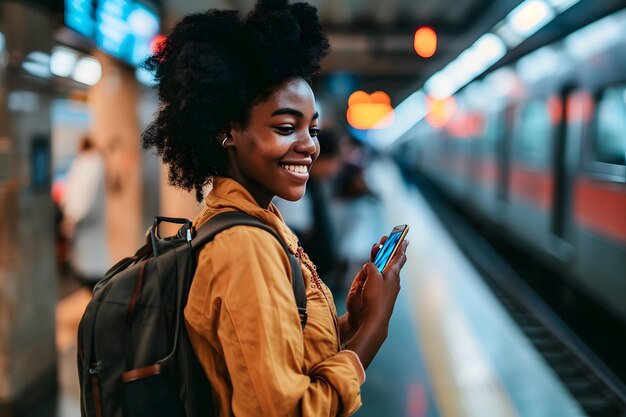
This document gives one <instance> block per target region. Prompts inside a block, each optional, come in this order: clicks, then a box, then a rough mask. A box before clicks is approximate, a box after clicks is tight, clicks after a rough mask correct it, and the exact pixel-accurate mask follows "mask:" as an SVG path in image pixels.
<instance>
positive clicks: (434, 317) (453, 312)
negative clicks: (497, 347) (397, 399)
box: [403, 247, 518, 417]
mask: <svg viewBox="0 0 626 417" xmlns="http://www.w3.org/2000/svg"><path fill="white" fill-rule="evenodd" d="M409 248H410V247H409ZM414 259H415V258H414ZM414 265H417V262H411V263H410V265H407V266H409V268H408V270H407V271H406V275H407V278H403V281H404V282H406V281H409V283H407V285H404V286H403V289H404V291H406V292H407V293H406V294H405V296H408V297H409V298H410V299H411V304H412V305H413V306H414V311H413V314H412V316H413V317H414V318H415V320H416V325H417V327H418V331H417V332H416V334H418V335H419V336H418V339H419V340H418V342H419V343H420V345H421V346H422V349H423V352H424V360H425V363H426V367H427V368H428V372H429V376H430V378H431V381H432V386H433V391H434V395H435V399H436V402H437V405H438V406H439V410H440V413H441V416H442V417H491V416H493V417H517V416H518V413H517V411H516V409H515V407H514V405H513V403H512V401H511V399H510V397H509V396H508V394H507V392H506V390H505V389H504V387H503V386H502V383H501V381H500V380H499V378H498V376H497V375H496V374H495V372H494V371H493V369H492V367H491V365H490V363H489V361H488V360H487V358H486V356H485V354H484V352H483V351H482V349H481V347H480V344H479V343H478V341H477V339H476V336H475V334H474V333H473V332H472V330H471V327H470V325H469V323H468V322H467V320H466V319H465V317H464V316H463V315H462V314H461V312H460V310H459V308H458V306H457V305H456V304H455V300H454V299H453V298H452V296H451V294H450V291H449V289H448V287H447V281H446V279H445V277H443V276H439V275H438V271H427V270H425V269H424V268H420V269H418V268H416V267H414ZM419 274H421V275H422V276H420V275H419ZM424 275H426V276H424ZM408 277H410V278H408Z"/></svg>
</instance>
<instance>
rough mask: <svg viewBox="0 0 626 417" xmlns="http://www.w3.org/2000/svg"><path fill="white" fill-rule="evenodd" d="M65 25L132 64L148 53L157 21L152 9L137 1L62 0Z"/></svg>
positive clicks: (157, 28)
mask: <svg viewBox="0 0 626 417" xmlns="http://www.w3.org/2000/svg"><path fill="white" fill-rule="evenodd" d="M65 24H66V25H67V26H68V27H70V28H71V29H73V30H75V31H76V32H78V33H80V34H82V35H84V36H87V37H88V38H90V39H92V40H93V41H94V42H95V44H96V46H97V47H98V48H100V49H101V50H103V51H105V52H107V53H109V54H111V55H113V56H114V57H116V58H119V59H122V60H124V61H126V62H128V63H130V64H132V65H135V66H136V65H137V64H139V63H140V62H141V61H142V60H143V59H144V58H145V57H146V56H147V55H148V54H149V53H150V44H151V42H152V39H154V37H155V36H156V35H157V34H158V33H159V26H160V21H159V17H158V15H157V13H156V12H155V11H154V10H153V9H152V8H150V7H147V6H146V4H145V3H141V2H139V1H137V0H65Z"/></svg>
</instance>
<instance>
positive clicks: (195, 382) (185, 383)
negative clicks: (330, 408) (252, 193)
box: [78, 212, 306, 417]
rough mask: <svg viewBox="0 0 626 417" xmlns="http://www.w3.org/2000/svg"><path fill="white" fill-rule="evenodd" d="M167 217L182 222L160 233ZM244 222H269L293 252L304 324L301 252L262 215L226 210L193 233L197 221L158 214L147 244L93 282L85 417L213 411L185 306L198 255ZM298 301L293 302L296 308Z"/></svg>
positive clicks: (84, 324) (175, 416)
mask: <svg viewBox="0 0 626 417" xmlns="http://www.w3.org/2000/svg"><path fill="white" fill-rule="evenodd" d="M161 222H172V223H177V224H182V227H181V228H180V229H179V231H178V233H177V234H176V235H175V236H171V237H168V238H161V237H159V234H158V226H159V224H160V223H161ZM238 225H245V226H252V227H258V228H261V229H264V230H266V231H268V232H269V233H271V234H272V235H273V236H274V237H275V238H276V239H277V240H278V241H279V242H280V244H281V246H282V247H283V249H284V250H285V253H286V254H287V255H288V257H289V263H290V266H291V274H292V276H291V279H292V286H293V291H294V296H295V299H296V306H297V308H298V313H299V314H300V322H301V324H302V327H303V328H304V325H305V324H306V294H305V289H304V282H303V280H302V271H301V270H300V264H299V262H298V259H297V258H296V257H295V256H293V255H292V254H291V253H290V252H289V250H288V249H287V246H286V245H285V243H284V242H283V240H282V239H281V238H280V237H279V236H278V234H276V232H275V231H274V230H273V229H271V228H270V227H269V226H267V225H265V224H264V223H262V222H261V221H260V220H258V219H256V218H254V217H251V216H248V215H247V214H244V213H241V212H227V213H221V214H219V215H217V216H215V217H213V218H212V219H210V220H208V221H207V222H206V223H205V224H204V225H202V227H200V228H199V230H198V231H197V233H196V234H195V236H193V234H194V228H193V227H192V223H191V221H189V220H187V219H175V218H167V217H156V218H155V221H154V224H153V226H152V227H151V228H150V229H149V232H148V234H147V236H146V240H147V243H146V244H145V245H144V246H142V247H141V248H140V249H139V250H137V252H136V253H135V255H134V256H131V257H128V258H125V259H122V260H121V261H120V262H118V263H117V264H116V265H114V266H113V267H112V268H111V269H110V270H109V271H108V272H107V273H106V275H105V277H104V278H103V279H102V281H100V282H99V283H98V284H97V285H96V287H95V288H94V292H93V298H92V300H91V301H90V302H89V304H88V305H87V308H86V309H85V313H84V314H83V317H82V319H81V321H80V324H79V328H78V374H79V380H80V389H81V415H82V416H83V417H122V416H124V417H138V416H141V417H148V416H149V417H183V416H185V417H201V416H202V417H207V416H212V415H215V410H214V408H213V404H212V395H211V392H210V386H209V382H208V380H207V378H206V376H205V374H204V371H203V369H202V367H201V366H200V363H199V362H198V360H197V358H196V357H195V355H194V353H193V350H192V347H191V344H190V342H189V339H188V336H187V332H186V328H185V324H184V318H183V309H184V306H185V304H186V302H187V295H188V293H189V288H190V286H191V281H192V279H193V276H194V272H195V268H196V259H197V258H196V255H197V252H198V251H199V250H200V249H201V248H202V246H203V245H204V244H206V243H207V242H209V241H211V240H212V239H213V238H214V237H215V235H217V234H218V233H219V232H221V231H223V230H226V229H228V228H230V227H233V226H238ZM296 306H294V307H296Z"/></svg>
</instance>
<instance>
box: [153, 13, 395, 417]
mask: <svg viewBox="0 0 626 417" xmlns="http://www.w3.org/2000/svg"><path fill="white" fill-rule="evenodd" d="M327 51H328V41H327V39H326V37H325V35H324V34H323V32H322V30H321V27H320V24H319V21H318V18H317V15H316V11H315V9H314V8H313V7H311V6H308V5H306V4H294V5H287V3H286V2H276V1H274V2H261V3H260V4H258V5H257V7H256V8H255V9H254V10H253V11H252V12H251V13H250V14H249V15H248V16H246V17H245V18H244V19H240V18H239V17H238V15H237V13H236V12H233V11H219V10H211V11H208V12H206V13H201V14H195V15H191V16H187V17H185V18H184V19H183V20H182V21H181V22H180V23H178V25H177V26H176V27H175V28H174V30H173V31H172V33H171V34H170V36H169V37H168V38H167V40H166V41H165V42H164V44H162V46H161V48H160V49H159V51H157V52H156V53H155V54H154V55H153V56H152V57H150V58H149V60H148V62H147V63H148V67H149V68H150V69H152V70H154V71H155V74H156V79H157V81H158V91H159V96H160V99H161V102H162V106H161V108H160V110H159V112H158V114H157V117H156V119H155V121H154V122H153V123H152V124H151V125H150V126H149V128H148V129H147V130H146V132H144V135H143V141H144V146H145V147H151V146H155V147H156V148H157V149H158V151H159V153H160V155H161V157H162V158H163V160H164V162H166V163H167V164H168V165H169V179H170V181H171V182H172V183H173V184H175V185H178V186H180V187H183V188H185V189H189V190H191V189H193V190H195V192H196V195H197V197H198V199H199V200H201V199H202V194H203V188H204V187H205V186H206V185H207V184H211V185H212V190H211V192H210V193H209V194H208V196H207V198H206V201H205V208H204V210H203V211H202V212H201V213H200V215H199V216H198V217H197V218H196V220H195V225H196V226H200V225H202V224H203V223H204V222H205V221H206V220H207V219H209V218H211V217H212V216H215V215H216V214H218V213H221V212H224V211H233V210H240V211H243V212H245V213H247V214H250V215H252V216H255V217H257V218H259V219H260V220H262V221H263V222H265V223H266V224H268V225H269V226H271V227H272V228H274V229H275V230H276V232H277V233H278V234H279V235H280V236H281V238H282V239H283V240H284V241H285V242H286V244H287V246H288V247H289V249H290V250H291V251H292V252H293V253H294V254H296V256H297V257H298V259H299V260H300V263H301V268H302V273H303V277H304V279H305V283H306V284H307V285H306V287H307V300H308V301H307V309H308V321H307V324H306V326H305V328H304V330H303V329H302V327H301V325H300V320H299V316H298V312H297V309H296V305H295V301H294V296H293V292H292V288H291V283H290V277H291V273H290V269H289V262H288V260H287V256H286V254H285V253H284V251H283V249H282V248H281V246H280V244H279V243H278V242H277V241H276V239H275V238H274V237H272V236H271V235H270V234H269V233H267V232H265V231H263V230H260V229H256V228H251V227H245V226H238V227H234V228H231V229H229V230H227V231H225V232H222V233H220V234H219V235H218V236H217V237H216V238H215V239H214V240H213V241H212V242H211V243H209V244H207V245H206V246H205V247H204V248H203V249H202V250H201V252H200V253H199V256H198V266H197V270H196V274H195V277H194V281H193V285H192V288H191V290H190V294H189V300H188V303H187V306H186V308H185V320H186V325H187V330H188V332H189V337H190V340H191V342H192V345H193V348H194V351H195V353H196V355H197V357H198V359H199V361H200V363H201V364H202V367H203V368H204V371H205V373H206V375H207V377H208V379H209V381H210V383H211V385H212V388H213V396H214V398H215V400H216V404H217V409H218V414H219V415H220V416H232V415H234V416H238V417H240V416H254V417H258V416H337V415H338V416H347V415H350V414H352V413H354V412H355V411H356V410H357V409H358V407H359V406H360V404H361V402H360V394H359V393H360V384H362V383H363V381H364V378H365V375H364V369H366V368H367V366H368V365H369V363H370V362H371V360H372V359H373V357H374V355H375V354H376V352H377V351H378V349H379V348H380V346H381V345H382V343H383V341H384V340H385V338H386V335H387V327H388V322H389V319H390V317H391V312H392V310H393V306H394V303H395V300H396V297H397V294H398V291H399V288H400V285H399V272H400V269H401V268H402V266H403V265H404V262H405V260H406V257H405V255H404V252H405V250H406V244H404V245H403V246H402V248H401V250H400V251H399V255H398V256H396V258H395V259H394V260H393V261H392V263H391V265H390V267H389V268H388V269H387V270H386V271H385V274H384V275H381V274H380V273H379V272H378V271H377V270H376V268H375V267H374V266H373V264H372V263H368V264H366V265H365V266H364V267H363V269H362V270H361V271H360V272H359V273H358V275H357V276H356V277H355V280H354V283H353V286H352V288H351V290H350V294H349V297H348V301H347V307H348V313H347V314H346V315H344V316H342V317H339V318H337V315H336V311H335V308H334V304H333V299H332V295H331V293H330V291H329V290H328V288H327V287H326V286H325V285H324V284H323V283H322V281H321V280H320V278H319V276H318V275H317V273H316V270H315V266H314V265H313V264H312V263H311V261H310V260H309V258H308V257H307V255H306V254H305V253H304V252H303V251H302V249H301V248H299V247H298V241H297V239H296V237H295V236H294V234H293V233H292V232H291V231H290V230H289V228H288V227H287V226H286V225H285V224H284V222H283V220H282V218H281V216H280V213H279V212H278V210H277V209H276V207H275V206H274V205H273V204H271V199H272V198H273V197H274V196H279V197H282V198H284V199H287V200H297V199H299V198H301V197H302V195H303V194H304V191H305V186H306V181H307V179H308V177H309V174H308V172H309V170H310V168H311V165H312V164H313V162H314V161H315V158H317V156H318V155H319V146H318V142H317V140H316V135H317V133H318V132H319V129H318V123H319V117H318V112H317V110H316V107H315V99H314V96H313V92H312V90H311V87H310V86H309V84H308V82H307V81H306V80H308V79H309V78H310V77H311V76H312V75H313V74H314V73H315V72H316V71H317V70H318V69H319V66H320V60H321V59H322V57H323V56H324V55H325V54H326V53H327ZM375 247H378V244H377V245H375ZM373 252H374V250H373ZM342 346H343V347H344V349H342Z"/></svg>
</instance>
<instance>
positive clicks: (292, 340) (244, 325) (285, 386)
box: [185, 177, 362, 417]
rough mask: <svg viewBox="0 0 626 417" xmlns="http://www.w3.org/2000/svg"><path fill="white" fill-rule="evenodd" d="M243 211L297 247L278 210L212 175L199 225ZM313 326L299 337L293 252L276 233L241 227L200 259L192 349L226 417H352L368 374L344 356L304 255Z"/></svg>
mask: <svg viewBox="0 0 626 417" xmlns="http://www.w3.org/2000/svg"><path fill="white" fill-rule="evenodd" d="M232 210H240V211H243V212H245V213H247V214H249V215H252V216H254V217H257V218H258V219H260V220H261V221H263V222H264V223H266V224H268V225H269V226H271V227H272V228H273V229H275V230H276V232H278V234H279V235H280V236H281V237H282V239H283V240H284V241H285V243H286V244H287V246H288V247H289V249H290V251H291V252H292V253H294V254H295V253H296V252H297V246H298V240H297V238H296V236H295V235H294V234H293V233H292V232H291V230H290V229H289V228H288V227H287V226H286V225H285V223H284V221H283V219H282V217H281V215H280V213H279V212H278V210H277V209H276V207H275V206H274V205H273V204H270V206H269V208H267V209H264V208H261V207H259V206H258V205H257V203H256V202H255V200H254V199H253V198H252V196H251V195H250V194H249V193H248V192H247V191H246V189H245V188H243V187H242V186H241V185H240V184H239V183H237V182H236V181H234V180H232V179H227V178H220V177H215V179H214V183H213V189H212V191H211V192H210V194H209V195H208V197H207V198H206V207H205V208H204V210H203V211H202V212H201V213H200V214H199V215H198V217H197V218H196V220H195V222H194V223H195V225H196V226H200V225H202V224H203V223H204V222H205V221H206V220H208V219H209V218H211V217H212V216H215V215H216V214H218V213H221V212H224V211H232ZM300 262H301V267H302V275H303V277H304V280H305V284H306V288H307V300H308V301H307V309H308V321H307V325H306V327H305V328H304V331H303V330H302V328H301V326H300V319H299V316H298V312H297V308H296V303H295V299H294V295H293V290H292V286H291V271H290V267H289V261H288V259H287V255H286V254H285V252H284V251H283V249H282V247H281V246H280V244H279V243H278V242H277V241H276V239H275V238H274V237H273V236H271V235H270V234H269V233H267V232H265V231H263V230H261V229H258V228H253V227H248V226H235V227H233V228H231V229H229V230H226V231H224V232H222V233H220V234H219V235H218V236H217V237H216V238H215V239H214V240H213V241H212V242H210V243H208V244H207V245H206V246H205V247H204V248H203V249H202V250H201V251H200V253H199V255H198V267H197V270H196V274H195V277H194V280H193V284H192V287H191V290H190V294H189V301H188V303H187V306H186V308H185V321H186V324H187V329H188V331H189V335H190V339H191V343H192V346H193V348H194V351H195V353H196V355H197V356H198V359H199V360H200V363H201V364H202V367H203V368H204V371H205V373H206V375H207V376H208V378H209V381H210V382H211V385H212V388H213V390H214V392H213V395H214V398H215V400H216V401H217V404H218V409H219V415H220V416H221V417H227V416H236V417H261V416H267V417H282V416H306V417H309V416H310V417H313V416H314V417H326V416H348V415H350V414H352V413H354V412H355V411H356V410H357V409H358V408H359V407H360V405H361V398H360V384H361V383H362V376H361V375H362V368H361V369H359V367H360V364H359V363H358V362H357V363H355V361H354V354H353V353H352V352H349V351H341V348H340V340H339V328H338V322H337V312H336V310H335V306H334V303H333V298H332V294H331V293H330V291H329V289H328V287H327V286H325V285H324V284H323V283H321V282H320V281H318V280H316V279H314V277H313V276H312V274H311V273H310V271H309V268H312V267H313V265H312V264H311V261H310V260H309V259H308V257H307V256H306V255H302V254H301V256H300Z"/></svg>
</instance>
